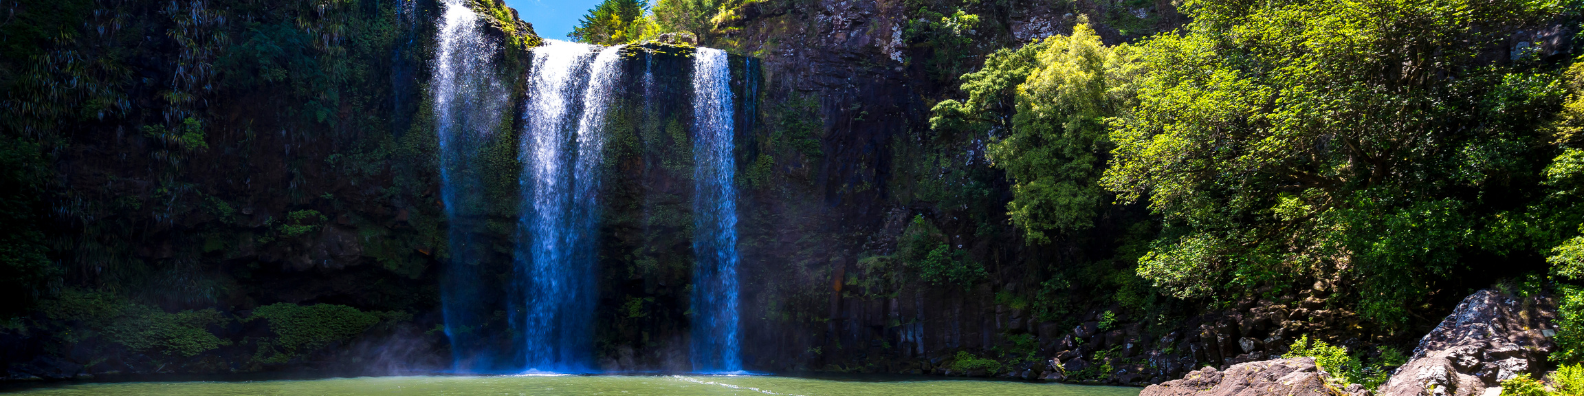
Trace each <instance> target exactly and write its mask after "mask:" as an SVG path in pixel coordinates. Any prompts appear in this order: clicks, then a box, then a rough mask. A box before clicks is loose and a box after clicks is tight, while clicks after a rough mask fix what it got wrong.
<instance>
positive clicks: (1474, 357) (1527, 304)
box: [1379, 290, 1556, 396]
mask: <svg viewBox="0 0 1584 396" xmlns="http://www.w3.org/2000/svg"><path fill="white" fill-rule="evenodd" d="M1526 300H1527V301H1526ZM1555 312H1556V306H1555V302H1554V301H1552V300H1551V299H1550V298H1545V297H1539V298H1534V299H1532V300H1531V299H1528V298H1520V297H1516V296H1511V295H1507V294H1504V293H1500V292H1497V291H1495V290H1481V291H1479V292H1477V293H1474V294H1473V295H1470V296H1468V297H1467V298H1464V299H1463V302H1462V303H1459V304H1458V306H1457V309H1456V310H1454V311H1453V312H1452V314H1451V315H1449V316H1447V318H1446V319H1445V320H1442V321H1441V324H1440V325H1437V326H1436V328H1435V329H1434V330H1431V331H1430V334H1428V335H1425V337H1424V339H1421V340H1420V341H1419V346H1418V347H1416V348H1414V354H1413V357H1412V358H1411V359H1409V361H1408V363H1407V364H1405V365H1403V366H1402V367H1399V368H1398V369H1397V371H1396V372H1395V373H1393V374H1392V377H1391V379H1390V380H1387V381H1386V384H1385V385H1384V386H1382V387H1381V388H1380V391H1379V394H1380V395H1382V396H1428V395H1437V396H1442V395H1445V396H1478V395H1482V394H1485V393H1486V392H1487V391H1496V390H1497V389H1499V387H1498V386H1499V384H1500V382H1501V381H1503V380H1506V379H1509V378H1512V377H1515V376H1517V375H1519V374H1523V373H1529V374H1531V375H1535V376H1539V375H1541V374H1542V373H1544V369H1543V367H1545V364H1546V356H1547V355H1549V354H1550V353H1551V350H1552V349H1553V348H1554V347H1555V344H1554V343H1553V342H1552V340H1551V339H1550V338H1549V337H1547V336H1546V335H1547V334H1554V333H1553V332H1551V331H1554V330H1555V329H1556V327H1555V324H1554V323H1553V318H1555V316H1556V314H1555Z"/></svg>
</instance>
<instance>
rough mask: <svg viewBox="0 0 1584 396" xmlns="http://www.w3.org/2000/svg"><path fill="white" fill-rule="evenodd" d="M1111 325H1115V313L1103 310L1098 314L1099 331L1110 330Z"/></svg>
mask: <svg viewBox="0 0 1584 396" xmlns="http://www.w3.org/2000/svg"><path fill="white" fill-rule="evenodd" d="M1113 325H1116V314H1114V313H1111V311H1105V313H1103V314H1100V323H1099V327H1100V330H1101V331H1105V330H1111V326H1113Z"/></svg>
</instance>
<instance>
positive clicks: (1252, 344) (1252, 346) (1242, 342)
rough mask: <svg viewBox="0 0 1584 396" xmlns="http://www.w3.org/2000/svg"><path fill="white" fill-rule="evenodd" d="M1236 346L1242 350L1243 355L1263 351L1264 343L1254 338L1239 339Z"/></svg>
mask: <svg viewBox="0 0 1584 396" xmlns="http://www.w3.org/2000/svg"><path fill="white" fill-rule="evenodd" d="M1238 346H1240V347H1242V348H1243V352H1244V353H1254V352H1255V351H1262V350H1265V342H1263V341H1260V339H1258V338H1254V337H1243V338H1239V339H1238Z"/></svg>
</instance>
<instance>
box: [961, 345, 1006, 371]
mask: <svg viewBox="0 0 1584 396" xmlns="http://www.w3.org/2000/svg"><path fill="white" fill-rule="evenodd" d="M951 369H952V371H955V372H959V373H966V372H970V371H975V370H984V371H986V372H989V373H990V374H992V375H994V374H996V373H997V372H999V371H1001V362H997V361H995V359H989V358H981V357H979V356H975V355H974V354H972V353H968V351H957V356H955V357H953V358H952V364H951Z"/></svg>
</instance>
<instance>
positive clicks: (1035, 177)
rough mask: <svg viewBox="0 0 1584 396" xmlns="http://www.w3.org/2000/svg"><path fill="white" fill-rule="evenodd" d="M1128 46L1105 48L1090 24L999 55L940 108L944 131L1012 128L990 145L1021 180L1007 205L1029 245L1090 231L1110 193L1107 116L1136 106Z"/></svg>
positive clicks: (935, 121)
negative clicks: (1009, 110) (1010, 99)
mask: <svg viewBox="0 0 1584 396" xmlns="http://www.w3.org/2000/svg"><path fill="white" fill-rule="evenodd" d="M1129 53H1130V47H1127V46H1122V47H1117V48H1111V47H1107V46H1105V45H1104V44H1102V43H1101V42H1100V37H1099V36H1098V35H1096V34H1095V33H1094V31H1093V30H1091V29H1090V28H1089V27H1088V26H1087V25H1078V26H1077V27H1075V28H1074V31H1073V34H1072V36H1062V35H1057V36H1052V37H1049V38H1046V39H1045V40H1044V41H1041V42H1035V43H1032V44H1029V45H1027V46H1025V47H1023V48H1022V49H1019V50H1016V51H1006V50H1003V51H1001V52H997V53H996V54H994V55H992V56H991V57H990V58H989V59H988V60H986V61H985V68H983V69H981V70H979V71H977V72H974V73H969V74H966V75H963V81H964V82H963V85H962V90H963V91H965V92H967V93H968V94H969V98H968V100H967V101H966V102H962V103H959V102H957V101H953V100H948V101H944V102H941V103H940V104H937V105H936V106H935V108H934V112H935V116H934V117H933V118H931V119H930V121H931V125H932V126H934V127H935V128H937V129H940V128H953V127H956V128H958V129H982V128H985V127H987V126H991V125H994V126H997V127H1003V128H1007V129H1009V130H1010V131H1011V134H1010V135H1008V136H1007V137H1005V138H1002V139H998V140H996V141H995V142H993V143H992V144H990V146H989V148H988V151H987V152H986V156H987V158H989V159H990V161H991V162H992V164H993V165H994V166H995V167H997V168H1000V169H1003V170H1006V172H1007V177H1009V178H1011V179H1012V180H1013V182H1014V184H1013V186H1012V194H1013V199H1012V201H1011V202H1009V203H1008V204H1007V209H1008V215H1009V216H1010V217H1011V218H1012V222H1013V223H1014V224H1017V225H1018V226H1019V227H1020V228H1022V229H1023V230H1024V231H1025V232H1026V233H1027V239H1028V241H1029V242H1030V243H1045V242H1049V241H1050V238H1049V236H1047V234H1046V233H1048V232H1055V233H1058V234H1059V233H1066V232H1072V231H1079V230H1083V229H1086V228H1088V227H1090V226H1092V225H1093V221H1094V217H1095V216H1096V214H1097V211H1098V209H1099V207H1100V206H1101V205H1104V204H1106V203H1107V202H1106V201H1109V196H1108V194H1107V193H1106V192H1105V191H1104V190H1103V189H1101V188H1100V186H1099V184H1098V183H1097V181H1098V180H1099V177H1100V172H1101V170H1103V169H1104V167H1105V156H1106V154H1107V153H1108V152H1109V151H1110V150H1111V144H1110V141H1109V138H1108V137H1107V124H1106V123H1107V120H1108V119H1109V118H1110V117H1114V116H1116V115H1117V114H1118V113H1120V112H1121V111H1124V110H1125V109H1127V108H1128V107H1129V105H1130V103H1131V100H1132V99H1131V98H1132V89H1131V88H1129V87H1128V84H1129V83H1130V81H1131V79H1132V78H1133V77H1132V73H1133V72H1132V70H1133V69H1134V68H1133V67H1132V66H1131V60H1130V59H1131V57H1130V55H1128V54H1129ZM1012 87H1016V109H1015V110H1016V112H1015V115H1013V117H1011V119H1012V122H1011V125H995V124H1004V123H1005V121H1004V120H1005V118H1006V117H1005V116H1003V115H1002V114H1004V112H1005V111H1006V109H1004V108H1000V109H998V108H996V107H1004V106H1005V100H1006V99H1007V96H1010V95H1009V93H1010V92H1009V91H1011V88H1012Z"/></svg>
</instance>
